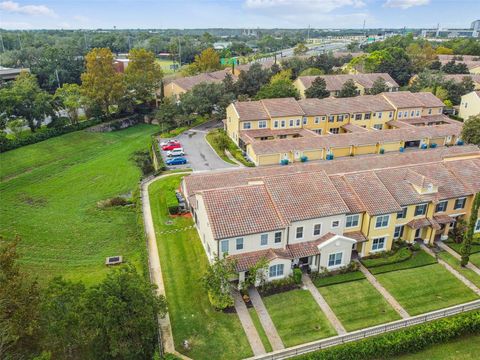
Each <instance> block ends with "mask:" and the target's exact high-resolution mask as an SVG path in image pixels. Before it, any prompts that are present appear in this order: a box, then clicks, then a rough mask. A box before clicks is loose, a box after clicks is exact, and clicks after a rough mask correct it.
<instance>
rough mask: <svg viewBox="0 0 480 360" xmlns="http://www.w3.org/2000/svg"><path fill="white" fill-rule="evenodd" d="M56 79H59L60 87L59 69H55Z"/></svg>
mask: <svg viewBox="0 0 480 360" xmlns="http://www.w3.org/2000/svg"><path fill="white" fill-rule="evenodd" d="M55 77H56V78H57V84H58V86H57V87H60V77H59V76H58V69H55Z"/></svg>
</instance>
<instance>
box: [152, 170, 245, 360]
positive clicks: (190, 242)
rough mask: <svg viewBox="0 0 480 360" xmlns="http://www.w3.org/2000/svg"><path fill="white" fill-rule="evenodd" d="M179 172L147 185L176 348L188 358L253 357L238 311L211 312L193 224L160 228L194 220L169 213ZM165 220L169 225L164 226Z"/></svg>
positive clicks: (202, 256) (202, 253)
mask: <svg viewBox="0 0 480 360" xmlns="http://www.w3.org/2000/svg"><path fill="white" fill-rule="evenodd" d="M181 177H182V175H173V176H171V177H167V178H164V179H161V180H158V181H156V182H154V183H153V184H151V185H150V189H149V195H150V205H151V208H152V216H153V221H154V225H155V232H156V236H157V245H158V253H159V256H160V262H161V265H162V272H163V280H164V282H165V289H166V295H167V302H168V308H169V314H170V321H171V323H172V331H173V337H174V341H175V349H176V350H177V351H180V352H182V353H184V354H185V355H187V356H189V357H190V358H193V359H241V358H246V357H249V356H252V350H251V348H250V345H249V343H248V341H247V337H246V335H245V332H244V331H243V328H242V325H241V324H240V320H239V319H238V316H237V314H235V313H233V314H231V313H230V314H227V313H223V312H221V311H216V310H214V309H213V308H212V306H211V305H210V302H209V301H208V297H207V293H206V291H205V289H204V287H203V285H202V275H203V274H204V271H205V269H206V268H207V265H208V260H207V257H206V255H205V250H204V249H203V246H202V243H201V241H200V239H199V237H198V233H197V231H196V229H187V230H183V231H179V232H175V233H170V234H167V233H162V231H165V230H174V229H184V228H185V227H188V226H191V225H193V221H192V219H191V218H189V217H175V218H170V217H169V216H168V210H167V206H166V204H167V198H170V197H171V196H175V195H174V191H175V189H177V188H178V186H179V184H180V179H181ZM172 194H173V195H172ZM168 221H172V222H173V224H171V225H167V222H168ZM184 340H187V341H188V342H189V344H190V350H189V351H186V350H185V349H184V348H183V342H184Z"/></svg>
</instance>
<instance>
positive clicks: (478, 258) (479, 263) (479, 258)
mask: <svg viewBox="0 0 480 360" xmlns="http://www.w3.org/2000/svg"><path fill="white" fill-rule="evenodd" d="M470 262H471V263H472V264H473V265H475V266H476V267H478V268H480V253H475V254H472V255H470Z"/></svg>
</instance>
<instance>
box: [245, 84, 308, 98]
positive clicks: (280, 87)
mask: <svg viewBox="0 0 480 360" xmlns="http://www.w3.org/2000/svg"><path fill="white" fill-rule="evenodd" d="M284 97H294V98H299V97H300V96H299V93H298V90H297V89H296V88H295V86H293V83H292V81H291V80H279V81H276V82H274V83H270V84H267V85H263V86H262V87H261V89H260V91H259V92H258V93H257V96H256V97H255V99H257V100H260V99H272V98H284Z"/></svg>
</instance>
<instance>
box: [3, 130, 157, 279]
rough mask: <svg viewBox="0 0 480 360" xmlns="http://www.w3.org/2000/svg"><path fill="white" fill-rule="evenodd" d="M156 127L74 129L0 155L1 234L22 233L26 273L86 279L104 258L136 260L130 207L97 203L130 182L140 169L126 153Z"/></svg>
mask: <svg viewBox="0 0 480 360" xmlns="http://www.w3.org/2000/svg"><path fill="white" fill-rule="evenodd" d="M156 130H157V127H155V126H150V125H138V126H135V127H132V128H129V129H125V130H121V131H116V132H111V133H91V132H86V131H77V132H74V133H70V134H66V135H63V136H59V137H56V138H52V139H49V140H46V141H43V142H40V143H37V144H34V145H29V146H25V147H22V148H19V149H16V150H12V151H9V152H6V153H3V154H0V163H1V169H0V198H1V201H0V218H1V219H2V220H1V223H2V225H1V229H0V235H3V236H4V237H7V238H10V237H12V236H13V235H14V234H15V233H18V234H19V235H20V236H21V239H22V240H21V242H20V245H19V253H20V255H21V263H22V265H24V266H25V268H26V269H27V271H29V272H31V273H32V274H35V275H37V276H38V278H39V280H40V281H41V282H43V281H45V280H46V279H48V278H50V277H52V276H55V275H63V276H65V277H66V278H69V279H73V280H83V281H85V282H86V283H90V284H91V283H95V282H98V281H99V280H101V279H102V278H103V277H104V276H105V274H106V273H107V271H108V270H107V268H106V267H105V265H104V263H105V257H107V256H112V255H122V256H123V257H124V259H125V260H126V261H127V262H130V263H134V264H136V265H137V266H140V265H141V263H142V261H143V258H144V254H145V250H144V249H145V245H144V242H143V237H142V236H141V233H140V232H139V227H138V226H137V214H136V212H135V209H134V208H133V207H125V208H110V209H107V210H99V209H98V208H97V206H96V204H97V202H98V201H100V200H104V199H107V198H111V197H114V196H117V195H122V194H128V193H130V192H131V191H133V190H134V189H135V188H136V187H137V185H138V181H139V179H140V170H139V169H138V168H137V167H136V166H135V164H134V163H133V162H132V161H131V160H130V156H131V154H132V153H133V152H134V151H136V150H141V149H142V150H143V149H146V148H147V147H148V144H149V142H150V135H151V134H152V133H154V132H155V131H156Z"/></svg>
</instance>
